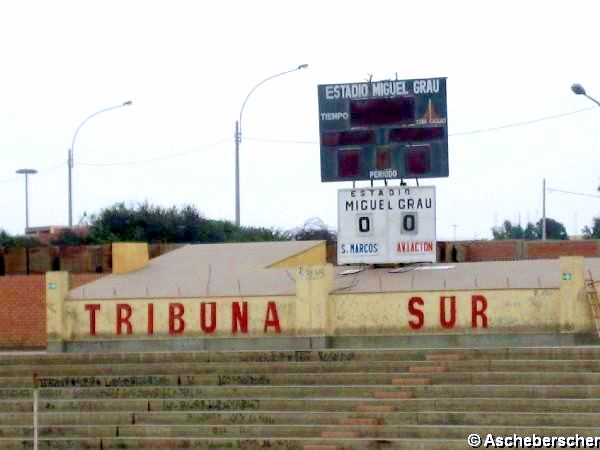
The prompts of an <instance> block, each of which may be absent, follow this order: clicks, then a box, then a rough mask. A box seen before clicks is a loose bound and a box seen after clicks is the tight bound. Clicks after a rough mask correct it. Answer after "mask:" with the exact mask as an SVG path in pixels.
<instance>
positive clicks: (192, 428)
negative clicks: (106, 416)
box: [0, 424, 600, 439]
mask: <svg viewBox="0 0 600 450" xmlns="http://www.w3.org/2000/svg"><path fill="white" fill-rule="evenodd" d="M514 428H515V427H514V426H489V425H485V426H482V425H477V426H474V425H470V426H467V425H439V424H436V425H350V426H343V425H290V424H286V425H226V426H225V425H137V424H136V425H120V426H119V425H117V426H113V425H72V426H54V427H48V426H43V427H40V429H39V436H40V438H42V439H50V438H87V437H92V438H113V437H122V438H134V437H142V438H178V437H185V438H211V437H228V438H235V437H240V436H243V437H246V438H269V439H274V438H286V437H290V436H293V437H296V438H313V437H315V436H321V437H322V438H336V437H341V438H344V437H350V438H353V437H354V438H370V439H461V438H464V437H466V436H468V435H469V434H471V433H477V434H479V435H485V434H486V433H490V432H491V433H493V434H495V435H497V436H509V435H512V434H513V433H514ZM519 430H520V433H522V434H524V435H533V434H536V435H538V436H568V435H575V434H578V435H580V436H584V437H588V436H589V437H594V436H600V425H598V426H596V427H541V426H537V427H535V426H534V427H519ZM32 435H33V432H32V429H31V427H0V437H3V438H16V439H23V438H31V437H32Z"/></svg>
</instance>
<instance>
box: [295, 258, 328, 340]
mask: <svg viewBox="0 0 600 450" xmlns="http://www.w3.org/2000/svg"><path fill="white" fill-rule="evenodd" d="M295 280H296V301H295V332H296V335H297V336H327V335H331V334H332V332H333V330H332V323H333V314H332V303H331V302H330V301H329V293H330V292H331V289H332V286H333V266H332V265H331V264H325V265H317V266H300V267H297V268H296V273H295Z"/></svg>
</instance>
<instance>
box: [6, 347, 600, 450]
mask: <svg viewBox="0 0 600 450" xmlns="http://www.w3.org/2000/svg"><path fill="white" fill-rule="evenodd" d="M34 374H35V379H36V382H37V383H38V384H39V385H40V386H41V388H40V389H39V390H38V395H39V403H38V407H39V412H40V414H39V417H38V419H39V427H40V428H39V432H40V439H41V441H40V446H39V448H40V449H53V450H62V449H67V448H73V449H80V450H81V449H88V448H89V449H92V448H93V449H102V450H104V449H106V450H108V449H117V448H119V449H142V448H143V449H156V450H158V449H163V450H164V449H178V448H194V449H209V448H210V449H224V448H235V449H254V448H256V449H258V448H261V449H263V448H269V449H301V450H349V449H386V448H390V449H411V450H444V449H446V450H454V449H465V448H469V447H468V445H467V443H466V436H467V435H469V434H471V433H478V434H482V435H485V434H487V433H490V432H492V433H494V434H496V435H511V436H512V434H513V433H515V432H516V433H518V434H520V435H532V434H534V433H535V434H537V435H539V436H559V435H567V436H570V435H575V434H579V435H581V436H600V347H569V348H523V349H506V348H502V349H465V350H461V349H448V350H427V349H421V350H419V349H417V350H415V349H409V350H403V349H402V350H394V349H386V350H374V349H367V350H328V351H302V352H277V351H275V352H270V351H264V352H259V351H252V352H183V353H137V354H136V353H131V354H115V355H110V354H100V355H98V354H92V355H90V354H66V355H63V354H60V355H56V354H52V355H50V354H49V355H43V354H35V355H0V448H2V449H4V448H6V449H7V450H9V449H29V448H33V446H32V435H33V429H32V421H33V416H32V409H33V406H32V405H33V402H32V393H33V390H32V387H33V383H34V381H33V380H34Z"/></svg>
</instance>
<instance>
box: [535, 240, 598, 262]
mask: <svg viewBox="0 0 600 450" xmlns="http://www.w3.org/2000/svg"><path fill="white" fill-rule="evenodd" d="M598 244H599V241H597V240H585V241H546V242H544V241H532V242H526V248H525V254H526V258H527V259H544V258H558V257H559V256H587V257H598V256H600V245H598Z"/></svg>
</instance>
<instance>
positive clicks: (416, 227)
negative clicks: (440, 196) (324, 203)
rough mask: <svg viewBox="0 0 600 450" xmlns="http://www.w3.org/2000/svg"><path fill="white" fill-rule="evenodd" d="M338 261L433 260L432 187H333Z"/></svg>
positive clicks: (433, 217)
mask: <svg viewBox="0 0 600 450" xmlns="http://www.w3.org/2000/svg"><path fill="white" fill-rule="evenodd" d="M337 257H338V264H351V263H366V264H377V263H379V264H385V263H412V262H435V260H436V245H435V187H434V186H421V187H410V186H385V187H379V188H374V187H372V188H356V189H340V190H339V191H338V241H337Z"/></svg>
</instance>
